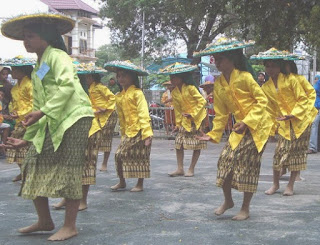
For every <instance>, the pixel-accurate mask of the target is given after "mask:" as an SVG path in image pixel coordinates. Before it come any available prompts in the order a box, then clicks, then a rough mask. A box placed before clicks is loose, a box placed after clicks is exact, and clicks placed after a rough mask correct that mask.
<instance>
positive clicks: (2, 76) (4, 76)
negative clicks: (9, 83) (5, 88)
mask: <svg viewBox="0 0 320 245" xmlns="http://www.w3.org/2000/svg"><path fill="white" fill-rule="evenodd" d="M8 76H9V71H8V70H7V69H2V71H1V72H0V81H4V80H7V79H8Z"/></svg>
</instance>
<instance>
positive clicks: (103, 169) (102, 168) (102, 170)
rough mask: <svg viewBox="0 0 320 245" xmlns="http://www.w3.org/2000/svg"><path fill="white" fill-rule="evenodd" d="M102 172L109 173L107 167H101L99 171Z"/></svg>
mask: <svg viewBox="0 0 320 245" xmlns="http://www.w3.org/2000/svg"><path fill="white" fill-rule="evenodd" d="M99 170H100V171H101V172H108V170H107V167H104V166H101V168H100V169H99Z"/></svg>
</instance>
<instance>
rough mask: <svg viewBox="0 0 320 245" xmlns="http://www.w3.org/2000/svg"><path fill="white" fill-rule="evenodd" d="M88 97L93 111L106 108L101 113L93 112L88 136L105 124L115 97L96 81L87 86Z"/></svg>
mask: <svg viewBox="0 0 320 245" xmlns="http://www.w3.org/2000/svg"><path fill="white" fill-rule="evenodd" d="M89 97H90V101H91V104H92V109H93V112H96V111H98V110H100V109H102V110H106V111H105V112H103V113H99V114H95V116H94V119H93V120H92V126H91V128H90V131H89V137H90V136H91V135H93V134H94V133H96V132H98V131H99V130H101V129H102V128H103V127H104V126H105V125H106V123H107V121H108V119H109V117H110V115H111V113H112V112H113V111H114V110H115V107H116V97H115V95H114V94H113V93H112V92H111V91H110V90H109V89H108V88H107V87H106V86H104V85H103V84H101V83H96V82H94V83H92V84H91V85H90V87H89Z"/></svg>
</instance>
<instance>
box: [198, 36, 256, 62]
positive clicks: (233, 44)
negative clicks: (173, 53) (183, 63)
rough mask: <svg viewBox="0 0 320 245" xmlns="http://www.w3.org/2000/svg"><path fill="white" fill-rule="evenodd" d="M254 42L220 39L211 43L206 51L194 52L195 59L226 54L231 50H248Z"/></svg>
mask: <svg viewBox="0 0 320 245" xmlns="http://www.w3.org/2000/svg"><path fill="white" fill-rule="evenodd" d="M254 43H255V42H254V41H252V40H249V41H239V40H237V39H235V38H225V37H222V38H219V39H218V40H217V41H215V42H213V43H210V44H208V45H207V46H206V48H205V49H204V50H201V51H199V52H194V53H193V57H200V56H205V55H211V54H215V53H221V52H226V51H229V50H234V49H240V48H246V47H249V46H253V45H254Z"/></svg>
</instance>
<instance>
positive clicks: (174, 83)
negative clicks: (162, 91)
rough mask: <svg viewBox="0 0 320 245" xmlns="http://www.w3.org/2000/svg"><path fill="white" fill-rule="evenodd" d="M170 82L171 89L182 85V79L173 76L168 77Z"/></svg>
mask: <svg viewBox="0 0 320 245" xmlns="http://www.w3.org/2000/svg"><path fill="white" fill-rule="evenodd" d="M170 81H171V84H172V86H173V87H176V86H181V85H182V84H183V81H182V78H181V77H179V76H175V75H170Z"/></svg>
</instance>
